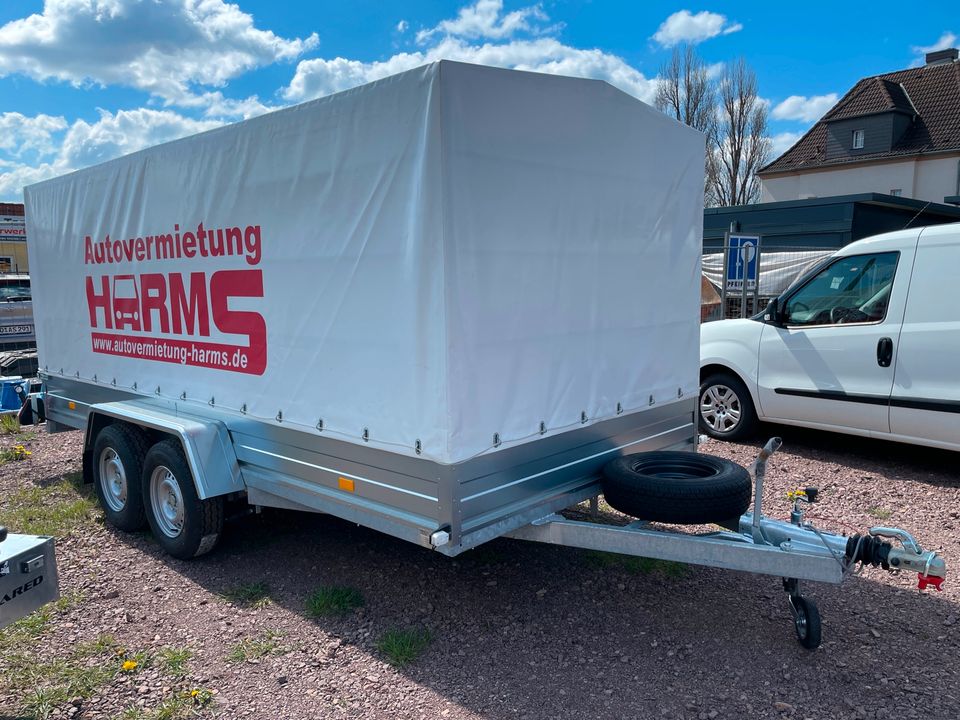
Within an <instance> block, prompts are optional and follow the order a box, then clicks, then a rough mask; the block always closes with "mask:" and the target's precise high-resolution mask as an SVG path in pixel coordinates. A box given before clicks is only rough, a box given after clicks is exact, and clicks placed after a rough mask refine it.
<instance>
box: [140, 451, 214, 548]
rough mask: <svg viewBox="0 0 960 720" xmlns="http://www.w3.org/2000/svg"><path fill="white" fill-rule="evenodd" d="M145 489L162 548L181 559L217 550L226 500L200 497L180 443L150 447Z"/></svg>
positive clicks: (152, 524)
mask: <svg viewBox="0 0 960 720" xmlns="http://www.w3.org/2000/svg"><path fill="white" fill-rule="evenodd" d="M142 486H143V506H144V508H145V510H146V515H147V522H149V523H150V530H151V531H152V532H153V536H154V537H155V538H156V539H157V542H158V543H159V544H160V547H162V548H163V549H164V550H165V551H166V552H167V553H168V554H170V555H172V556H173V557H175V558H179V559H180V560H190V559H192V558H195V557H198V556H200V555H203V554H205V553H208V552H210V551H211V550H213V548H214V546H216V544H217V540H219V538H220V533H221V532H222V530H223V498H222V497H215V498H208V499H207V500H201V499H200V498H199V496H198V495H197V490H196V487H195V485H194V482H193V474H192V473H191V472H190V466H189V465H188V464H187V459H186V457H184V454H183V448H182V447H181V446H180V443H179V441H177V440H173V439H169V440H162V441H161V442H158V443H157V444H156V445H154V446H153V447H152V448H150V450H149V452H147V457H146V459H145V460H144V462H143V481H142Z"/></svg>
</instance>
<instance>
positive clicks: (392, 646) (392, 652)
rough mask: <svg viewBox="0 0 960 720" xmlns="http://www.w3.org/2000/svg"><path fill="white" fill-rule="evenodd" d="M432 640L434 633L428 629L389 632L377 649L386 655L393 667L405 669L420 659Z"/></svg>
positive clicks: (380, 641) (385, 634)
mask: <svg viewBox="0 0 960 720" xmlns="http://www.w3.org/2000/svg"><path fill="white" fill-rule="evenodd" d="M432 639H433V635H432V633H431V632H430V631H429V630H427V629H426V628H408V629H405V630H388V631H387V632H385V633H384V634H383V636H382V637H381V638H380V640H379V641H378V642H377V649H378V650H379V651H380V652H381V653H383V654H384V655H386V657H387V660H388V661H389V662H390V664H391V665H395V666H397V667H404V666H406V665H409V664H410V663H412V662H413V661H414V660H416V659H417V658H418V657H420V656H421V655H422V654H423V651H424V650H426V649H427V646H428V645H429V644H430V641H431V640H432Z"/></svg>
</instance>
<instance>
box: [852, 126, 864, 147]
mask: <svg viewBox="0 0 960 720" xmlns="http://www.w3.org/2000/svg"><path fill="white" fill-rule="evenodd" d="M853 149H854V150H861V149H863V130H854V131H853Z"/></svg>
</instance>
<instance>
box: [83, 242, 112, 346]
mask: <svg viewBox="0 0 960 720" xmlns="http://www.w3.org/2000/svg"><path fill="white" fill-rule="evenodd" d="M87 239H88V240H89V239H90V238H87ZM100 289H101V290H102V291H103V292H102V293H101V294H99V295H97V294H96V292H94V290H93V278H92V277H90V276H89V275H88V276H87V310H89V312H90V327H98V326H97V309H98V308H99V309H100V310H103V326H104V327H105V328H107V330H111V329H113V317H112V315H111V306H110V278H109V277H108V276H107V275H104V276H102V277H101V278H100Z"/></svg>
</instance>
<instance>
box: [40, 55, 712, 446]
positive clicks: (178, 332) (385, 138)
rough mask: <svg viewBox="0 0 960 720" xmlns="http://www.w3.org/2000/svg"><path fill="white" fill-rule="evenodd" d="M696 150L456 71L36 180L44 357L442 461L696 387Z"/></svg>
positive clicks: (620, 98)
mask: <svg viewBox="0 0 960 720" xmlns="http://www.w3.org/2000/svg"><path fill="white" fill-rule="evenodd" d="M703 158H704V155H703V139H702V136H701V135H700V134H699V133H697V132H695V131H693V130H691V129H689V128H687V127H684V126H682V125H680V124H679V123H676V122H674V121H672V120H670V119H668V118H667V117H665V116H664V115H662V114H660V113H658V112H656V111H655V110H653V109H652V108H650V107H648V106H646V105H644V104H643V103H641V102H640V101H638V100H636V99H634V98H632V97H630V96H628V95H626V94H624V93H622V92H620V91H619V90H616V89H614V88H613V87H611V86H609V85H607V84H605V83H603V82H599V81H594V80H582V79H573V78H565V77H556V76H550V75H540V74H533V73H523V72H516V71H508V70H499V69H493V68H487V67H480V66H472V65H464V64H459V63H450V62H440V63H435V64H432V65H427V66H424V67H422V68H419V69H416V70H412V71H409V72H406V73H403V74H400V75H396V76H393V77H390V78H386V79H384V80H380V81H378V82H375V83H372V84H370V85H366V86H363V87H360V88H356V89H354V90H349V91H346V92H342V93H339V94H337V95H333V96H330V97H326V98H323V99H320V100H316V101H313V102H309V103H305V104H303V105H298V106H296V107H292V108H289V109H285V110H281V111H279V112H275V113H272V114H269V115H265V116H262V117H258V118H254V119H252V120H248V121H245V122H242V123H238V124H236V125H231V126H228V127H224V128H220V129H217V130H212V131H210V132H206V133H203V134H200V135H196V136H194V137H190V138H186V139H184V140H179V141H176V142H172V143H168V144H165V145H161V146H158V147H154V148H150V149H148V150H144V151H141V152H138V153H135V154H133V155H129V156H126V157H123V158H119V159H117V160H113V161H110V162H107V163H104V164H102V165H99V166H96V167H93V168H90V169H88V170H83V171H80V172H77V173H73V174H71V175H67V176H64V177H61V178H57V179H54V180H49V181H46V182H43V183H39V184H37V185H33V186H31V187H29V188H27V190H26V205H27V223H28V227H29V237H30V265H31V271H32V275H33V286H34V298H35V311H36V322H37V335H38V345H39V352H40V364H41V367H47V368H48V369H49V371H50V372H53V373H58V372H60V371H61V369H62V371H63V373H64V374H65V375H67V376H74V375H75V374H79V377H80V378H81V379H88V380H91V381H92V379H93V378H94V376H96V378H97V382H100V383H111V382H114V381H115V382H116V385H117V387H122V388H126V389H130V388H132V387H133V386H134V384H136V388H137V391H138V392H143V393H144V394H147V395H154V394H155V393H156V392H157V388H159V394H160V395H161V396H162V397H169V398H172V399H177V398H180V397H185V398H186V401H185V408H186V409H189V405H190V403H192V402H196V403H202V404H206V403H207V402H211V398H213V399H214V400H213V401H215V404H216V406H217V407H218V408H227V409H232V410H235V411H237V412H239V411H240V410H241V408H243V409H245V411H246V413H247V415H248V416H249V417H256V418H262V419H264V420H265V421H267V422H278V421H282V422H283V424H284V425H285V426H287V425H291V426H293V427H300V428H304V429H308V430H310V431H313V432H317V430H316V429H315V428H316V426H317V424H318V422H319V421H320V420H322V421H323V432H324V433H330V434H333V436H335V437H340V438H343V439H348V440H351V441H354V442H358V443H362V442H364V440H363V434H364V429H366V430H367V433H368V437H369V443H370V445H373V446H378V447H385V448H389V449H393V450H396V451H398V452H403V453H407V454H413V453H414V447H415V444H416V442H417V441H418V440H419V441H421V443H422V452H423V456H424V457H429V458H432V459H435V460H438V461H441V462H456V461H459V460H463V459H465V458H467V457H470V456H472V455H475V454H477V453H480V452H484V451H486V450H489V449H490V448H491V446H492V444H493V437H494V434H495V433H497V434H499V436H500V438H501V440H502V443H503V446H507V445H509V444H511V443H516V442H522V441H524V440H527V439H530V438H532V437H539V428H540V423H541V422H543V423H544V424H545V427H546V430H547V432H548V433H551V432H559V431H562V430H565V429H569V428H571V427H579V426H581V421H582V419H583V418H584V417H585V418H586V422H587V423H593V422H597V421H599V420H602V419H606V418H610V417H614V416H615V415H616V413H617V406H618V403H619V404H620V406H621V409H622V411H623V412H630V411H632V410H637V409H643V408H646V407H648V405H649V404H650V402H651V400H650V398H651V396H652V398H653V402H654V403H656V404H661V403H666V402H671V401H675V400H676V399H677V397H678V390H680V391H681V392H682V393H684V394H685V395H687V396H689V394H690V393H695V392H696V390H697V362H698V360H697V359H698V350H697V345H698V327H697V318H698V303H699V294H698V292H699V279H700V241H701V226H702V217H701V213H702V208H701V202H702V200H701V194H702V186H703ZM281 413H282V414H281ZM278 415H279V420H278Z"/></svg>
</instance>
